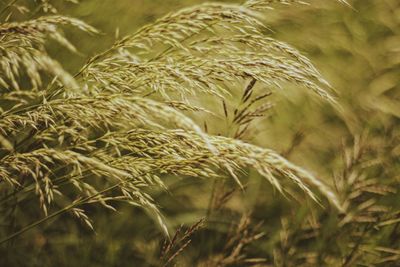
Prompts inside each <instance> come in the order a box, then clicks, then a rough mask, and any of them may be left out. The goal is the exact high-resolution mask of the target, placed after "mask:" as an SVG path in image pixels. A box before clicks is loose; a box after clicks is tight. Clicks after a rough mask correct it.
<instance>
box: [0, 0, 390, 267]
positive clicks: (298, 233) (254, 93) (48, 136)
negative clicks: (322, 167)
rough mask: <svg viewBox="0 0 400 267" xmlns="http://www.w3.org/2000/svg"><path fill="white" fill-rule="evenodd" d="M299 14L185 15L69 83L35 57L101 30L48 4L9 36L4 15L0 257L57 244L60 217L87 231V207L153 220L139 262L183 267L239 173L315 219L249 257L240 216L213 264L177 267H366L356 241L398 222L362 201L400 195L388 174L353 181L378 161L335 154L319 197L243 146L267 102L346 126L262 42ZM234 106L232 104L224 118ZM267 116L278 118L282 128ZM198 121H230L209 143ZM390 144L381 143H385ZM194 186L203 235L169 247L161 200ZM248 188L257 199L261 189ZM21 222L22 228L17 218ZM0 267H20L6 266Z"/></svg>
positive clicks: (137, 35)
mask: <svg viewBox="0 0 400 267" xmlns="http://www.w3.org/2000/svg"><path fill="white" fill-rule="evenodd" d="M333 2H335V1H333ZM282 4H285V5H282ZM286 4H290V5H286ZM292 4H293V5H292ZM334 4H335V5H340V4H339V3H334ZM29 6H30V4H27V6H24V7H22V6H21V5H20V4H19V3H16V1H11V2H10V3H7V4H6V5H4V7H3V12H2V14H7V13H8V12H14V10H19V11H26V10H27V7H29ZM301 6H303V3H302V2H301V1H286V0H280V1H269V0H249V1H246V2H244V3H243V4H225V3H204V4H200V5H197V6H193V7H188V8H184V9H182V10H179V11H174V12H172V13H169V14H167V15H165V16H164V17H162V18H160V19H158V20H156V21H154V22H153V23H150V24H148V25H145V26H143V27H142V28H140V29H138V30H137V31H136V32H134V33H133V34H129V35H127V36H124V37H122V38H120V37H117V39H116V40H115V42H114V44H112V45H111V47H109V48H107V49H105V50H104V51H102V52H99V53H97V54H95V55H93V56H91V57H89V58H88V60H87V62H86V63H85V64H84V65H83V66H81V67H80V68H79V69H78V70H76V72H75V73H73V74H70V73H69V72H68V71H66V70H65V69H64V68H63V65H64V64H63V62H58V61H57V60H56V59H54V58H53V57H52V56H51V55H50V53H49V52H47V50H48V49H49V46H50V45H52V46H58V49H61V48H63V49H67V50H70V51H72V52H73V53H78V49H77V48H75V46H74V44H72V43H71V42H69V41H68V39H67V38H66V37H65V35H64V33H63V31H62V29H64V28H65V27H70V28H72V31H73V32H75V31H78V30H80V31H83V32H87V33H88V34H91V35H94V36H95V37H96V38H99V31H98V30H97V29H95V28H94V27H92V26H90V25H88V24H86V23H85V22H82V21H81V20H78V19H75V18H70V17H66V16H62V15H59V14H52V15H49V14H46V13H47V12H51V13H57V12H58V11H59V10H60V9H57V8H56V7H55V5H53V4H52V3H50V1H39V2H38V3H37V6H35V7H33V9H32V11H30V12H27V13H26V15H24V14H23V15H19V17H20V18H21V17H22V18H23V20H18V21H12V19H13V18H14V15H13V14H12V13H11V15H10V16H3V17H4V18H3V21H4V22H2V23H1V25H0V44H1V45H0V51H1V55H2V57H1V59H0V68H1V76H0V86H1V87H0V92H1V100H0V112H1V114H0V145H1V148H0V179H1V180H0V183H1V184H0V190H1V194H2V198H1V199H0V205H1V210H2V213H3V214H4V217H3V219H2V224H4V227H3V228H2V229H1V238H0V239H1V240H0V243H1V245H2V246H3V247H5V250H4V251H7V253H9V251H10V248H11V247H12V246H13V245H15V244H19V243H20V242H23V240H24V238H25V236H26V235H28V231H38V229H40V228H44V227H45V226H46V225H47V226H48V225H53V226H55V229H57V227H56V226H57V225H58V224H60V225H61V224H62V223H61V222H60V221H57V218H59V217H62V218H65V219H67V218H69V217H68V216H66V215H68V214H69V215H72V216H73V217H76V218H77V219H78V220H80V221H82V222H83V223H84V224H85V225H86V226H87V227H89V228H90V229H95V228H96V220H95V219H94V220H92V218H96V214H99V213H100V214H101V213H104V212H105V211H104V209H97V208H96V206H95V205H94V204H96V205H97V206H98V207H102V208H105V209H109V210H113V211H115V210H117V209H118V208H120V207H121V203H125V204H130V205H132V206H134V207H139V208H141V209H143V210H144V211H145V212H146V214H147V216H149V218H151V219H152V220H154V222H153V223H152V225H153V228H156V227H158V228H159V229H160V231H161V232H163V233H164V235H165V236H166V237H165V238H166V239H167V241H166V242H165V244H164V245H163V246H161V245H160V244H155V247H157V248H158V249H159V251H160V252H159V257H158V258H157V259H155V258H154V255H152V256H150V258H147V260H144V261H138V262H142V263H143V262H145V263H143V264H146V265H153V266H159V265H161V266H162V265H164V266H169V265H173V264H174V263H175V262H177V261H179V260H182V256H181V254H182V253H184V252H185V251H186V250H187V248H188V247H190V246H191V245H193V244H191V243H194V244H197V245H198V246H204V247H207V243H206V242H204V239H205V238H207V237H208V235H209V234H211V233H212V232H214V231H215V230H216V229H215V228H213V226H212V221H213V220H217V219H218V217H219V216H220V215H221V214H220V213H221V211H223V210H224V209H225V207H226V206H227V205H228V202H229V201H231V200H233V199H235V198H234V195H236V194H239V193H238V192H244V195H246V192H247V191H248V187H249V186H250V184H251V179H252V177H250V178H247V177H246V175H245V174H244V173H245V171H246V170H250V172H256V173H257V175H258V176H260V177H262V178H263V179H264V180H266V181H267V182H268V183H269V187H272V188H274V189H275V190H276V191H277V192H279V193H281V194H282V196H284V197H288V198H292V199H295V200H298V201H300V202H304V201H307V200H304V195H305V196H306V199H307V198H308V199H310V200H311V201H312V202H315V203H317V204H319V205H321V206H323V207H319V206H318V205H317V206H316V205H314V204H309V205H307V207H306V208H305V209H307V212H304V213H303V214H294V218H293V220H292V221H290V220H288V218H287V217H282V227H280V229H279V230H278V231H277V232H279V233H280V235H281V238H280V240H279V242H276V239H270V241H271V242H272V241H274V242H273V245H268V247H269V248H270V249H269V251H270V252H268V253H267V254H264V255H263V254H262V255H263V256H261V257H260V256H259V253H256V252H254V254H255V255H254V257H252V256H248V255H246V252H244V251H245V248H247V247H249V246H252V245H253V243H257V242H260V240H262V237H263V236H264V234H263V233H262V231H261V230H260V229H261V228H262V225H263V224H259V225H256V226H254V225H253V224H252V221H254V217H256V216H251V215H243V216H242V219H241V221H240V222H239V223H238V225H237V226H235V227H233V229H232V230H231V231H227V232H223V234H222V235H226V236H225V237H226V242H225V245H224V246H223V247H222V251H221V252H220V253H217V254H213V253H206V256H204V255H202V257H200V258H199V260H195V256H194V258H193V259H189V260H186V261H185V262H187V264H189V265H190V264H197V265H199V266H235V265H236V266H243V265H256V264H267V263H268V262H271V261H270V259H268V257H269V255H270V254H271V252H272V253H273V258H274V263H273V264H275V265H277V266H293V265H298V264H302V263H304V264H305V266H307V264H317V263H318V264H330V265H335V266H336V265H337V266H340V265H342V266H352V264H356V262H360V263H364V261H363V260H360V255H361V254H359V253H360V251H363V249H365V247H364V246H365V245H364V243H365V240H366V239H369V240H373V239H375V238H376V239H379V238H381V237H380V236H375V235H374V231H376V229H377V228H379V227H385V226H387V225H390V226H391V225H393V224H396V225H398V219H396V216H397V215H398V212H396V211H392V210H390V209H388V208H387V207H385V206H381V205H378V204H377V203H378V202H379V201H378V200H377V199H376V198H375V197H370V194H371V193H372V194H377V195H379V196H382V198H383V197H386V196H387V195H390V194H394V193H396V188H395V185H393V183H392V182H391V181H389V182H388V184H381V183H380V182H379V181H377V180H375V179H374V178H373V176H374V174H375V173H376V172H379V170H381V168H383V167H384V166H385V165H378V167H376V170H375V171H372V172H371V171H365V172H366V173H365V174H363V173H364V170H365V169H366V168H369V167H370V166H371V165H373V166H376V164H381V162H378V163H376V162H374V161H373V160H372V159H370V158H373V157H374V156H375V155H376V154H379V155H380V153H383V152H381V150H379V149H380V148H379V149H378V150H376V148H375V146H373V145H372V144H371V146H372V147H371V148H369V145H368V144H366V143H367V141H365V136H363V135H359V136H358V135H356V137H355V139H354V144H353V147H352V148H349V147H348V144H346V145H345V146H344V148H343V151H344V152H343V153H344V163H345V164H344V167H343V171H342V173H341V175H338V176H337V177H335V184H334V185H331V186H329V185H327V184H326V181H325V180H324V179H322V178H320V177H319V176H318V175H315V174H313V173H312V172H310V171H307V170H305V169H304V168H302V167H300V166H298V165H296V164H294V163H293V162H291V161H289V160H288V159H287V158H285V157H284V156H282V155H281V154H280V153H278V152H277V151H275V150H273V149H270V148H265V147H262V146H259V145H256V144H251V143H250V142H249V140H250V139H249V138H245V137H248V136H249V135H251V131H252V130H253V128H255V129H257V123H258V122H260V121H261V118H263V117H264V116H265V115H266V114H267V113H268V112H269V111H270V110H271V109H272V108H273V106H274V104H273V103H271V102H270V101H269V98H270V96H271V94H274V93H275V92H276V91H281V90H285V89H286V88H288V87H290V88H295V89H296V90H303V91H305V92H310V93H311V95H310V97H316V98H318V99H320V100H322V101H324V102H325V105H327V106H329V105H330V106H333V107H334V108H333V109H334V110H340V112H341V114H342V115H341V116H345V117H346V116H347V115H346V114H347V113H346V109H342V107H341V106H340V104H338V103H337V102H338V97H337V96H335V94H334V93H333V90H332V86H331V85H330V84H329V83H328V82H327V80H326V79H325V78H324V77H323V76H322V75H321V73H320V72H319V71H318V70H317V68H316V67H315V66H314V65H313V64H312V62H311V61H310V60H309V59H308V58H307V57H305V56H304V55H303V54H302V53H300V52H299V51H298V50H297V49H295V48H294V47H293V46H291V45H289V44H288V43H286V42H283V41H280V40H278V39H276V38H273V37H271V35H269V36H268V35H267V34H266V33H268V32H269V28H268V27H267V26H266V24H265V23H264V22H263V13H264V12H266V11H268V10H270V8H271V7H276V8H283V9H289V10H290V9H291V8H297V7H301ZM43 12H44V14H43ZM15 17H16V16H15ZM51 40H52V41H53V43H50V44H49V45H48V42H49V41H51ZM54 41H55V42H54ZM76 45H77V46H78V47H79V44H76ZM289 92H291V91H289ZM288 97H289V98H290V94H289V96H288ZM236 99H240V100H239V102H238V104H237V106H236V107H235V108H233V109H232V110H231V107H232V104H231V103H232V101H233V100H236ZM275 105H279V102H277V103H276V104H275ZM216 106H218V107H219V106H222V107H221V109H220V113H221V114H216V112H215V107H216ZM210 107H211V108H210ZM343 114H345V115H343ZM274 116H275V117H278V118H279V114H275V115H274ZM199 118H200V119H199ZM203 118H214V119H217V120H219V119H221V118H222V120H224V121H226V122H227V125H228V128H229V129H228V131H227V132H226V133H225V134H223V135H225V136H222V135H221V134H213V132H212V131H211V130H210V129H209V124H211V123H212V122H211V121H210V119H207V120H206V121H205V122H204V119H203ZM395 128H396V127H395V125H394V126H393V131H390V133H392V134H393V138H394V139H395V140H397V139H396V137H395V136H396V130H395ZM218 133H220V132H218ZM246 135H247V136H246ZM374 140H376V142H380V143H379V144H381V143H383V144H382V147H383V148H388V147H389V148H391V147H392V145H391V144H387V143H385V140H382V139H381V138H380V137H379V138H376V139H374ZM295 146H296V142H295V141H294V142H293V147H289V149H288V150H287V151H286V152H285V153H283V154H285V155H286V156H290V153H291V151H292V150H293V149H295ZM364 151H366V152H365V153H364ZM364 158H366V159H367V163H365V162H364V160H363V159H364ZM369 160H371V161H372V162H369ZM385 160H389V161H395V160H396V156H395V155H392V154H390V156H389V157H388V158H387V159H386V158H385ZM382 161H383V160H382ZM193 178H200V179H201V181H202V182H204V183H205V184H208V185H210V188H211V192H210V199H209V204H208V207H207V210H206V212H205V214H204V215H205V217H206V222H203V220H200V221H199V222H198V223H194V224H193V226H191V227H189V228H188V229H187V230H184V227H183V226H182V227H181V228H178V230H177V231H176V233H175V235H172V236H171V237H170V238H169V236H170V235H171V233H172V232H173V227H171V225H170V223H169V220H170V219H171V218H170V217H169V215H166V213H165V212H164V211H163V206H164V205H165V204H164V202H163V201H162V197H160V195H165V193H168V192H172V191H173V188H171V181H177V182H179V181H180V180H181V179H183V180H188V181H191V180H192V179H193ZM227 178H228V179H227ZM231 181H233V183H235V184H236V186H233V187H232V186H231V185H230V183H231ZM260 187H262V188H264V189H265V188H266V185H265V183H264V182H263V183H261V184H260ZM297 188H299V189H300V192H304V193H299V190H297ZM268 190H269V189H267V190H266V192H271V191H268ZM194 192H195V191H194ZM195 193H196V192H195ZM190 194H191V195H192V196H193V195H195V194H194V193H193V192H190ZM160 199H161V200H160ZM269 200H270V201H271V200H272V201H276V203H279V202H280V201H281V196H279V195H278V194H275V195H274V196H273V197H272V198H270V199H269ZM166 203H167V202H166ZM27 207H28V208H29V212H23V211H24V209H25V208H27ZM175 209H177V210H179V207H175ZM308 209H310V210H308ZM389 212H391V213H389ZM167 213H168V212H167ZM115 214H116V213H112V214H109V218H113V217H114V216H115ZM139 214H142V216H145V215H143V213H139ZM253 214H256V212H255V211H254V212H253ZM222 217H223V216H222V215H221V218H222ZM262 217H263V216H262ZM197 219H198V220H199V219H200V216H199V217H198V218H197ZM299 220H303V221H299ZM49 223H51V224H49ZM296 224H297V225H296ZM332 224H333V225H334V226H331V225H332ZM328 226H329V227H328ZM324 227H327V229H326V230H325V231H324ZM131 231H137V232H140V231H141V230H140V229H131ZM396 231H397V230H396V228H395V229H393V230H392V234H395V233H396ZM99 235H102V233H101V232H99ZM336 238H338V239H337V240H340V242H342V243H341V244H345V243H346V242H349V240H351V238H355V239H354V240H355V241H354V243H352V245H351V246H350V248H348V247H346V248H344V247H341V246H340V247H339V249H336V247H335V248H333V247H330V246H329V244H330V242H332V240H335V239H336ZM309 239H313V240H314V239H315V240H316V241H310V242H311V243H312V242H315V243H317V244H316V245H313V246H312V248H311V249H310V251H308V250H307V248H305V247H303V245H302V244H303V243H301V242H302V241H303V240H309ZM389 239H390V238H389ZM196 240H200V241H198V242H196ZM202 240H203V242H202ZM211 240H212V239H211ZM321 240H322V241H321ZM157 242H158V241H156V243H157ZM210 242H211V241H210ZM213 242H215V244H218V243H219V242H218V241H215V240H214V241H213ZM321 242H322V243H321ZM387 242H389V243H391V241H387ZM387 242H384V243H385V244H386V243H387ZM277 243H279V245H277ZM376 243H377V244H379V243H380V242H379V241H376ZM215 244H214V245H213V244H212V245H211V246H215ZM332 248H333V250H334V251H331V249H332ZM155 250H157V249H155ZM200 250H202V251H203V249H200ZM337 250H340V252H337ZM374 250H375V251H378V252H377V253H379V255H381V254H380V253H381V252H386V253H392V254H393V257H391V258H388V259H385V260H381V262H382V263H387V262H396V261H397V258H396V255H398V254H396V253H395V252H396V248H395V247H391V246H390V244H388V245H387V246H386V245H385V246H380V245H376V247H374ZM202 253H203V252H202ZM250 254H251V253H250ZM143 255H145V254H143ZM265 255H268V257H265ZM143 257H145V256H143ZM334 257H337V260H335V259H334ZM370 258H371V259H372V260H371V261H370V262H375V258H374V257H373V256H371V257H370ZM368 259H369V258H368ZM4 262H5V263H6V264H8V263H9V262H10V263H12V262H18V259H17V260H16V259H13V257H12V255H11V254H9V257H7V258H6V259H5V261H4ZM189 262H191V263H189ZM365 262H367V263H368V262H369V261H368V260H366V261H365ZM308 266H310V265H308Z"/></svg>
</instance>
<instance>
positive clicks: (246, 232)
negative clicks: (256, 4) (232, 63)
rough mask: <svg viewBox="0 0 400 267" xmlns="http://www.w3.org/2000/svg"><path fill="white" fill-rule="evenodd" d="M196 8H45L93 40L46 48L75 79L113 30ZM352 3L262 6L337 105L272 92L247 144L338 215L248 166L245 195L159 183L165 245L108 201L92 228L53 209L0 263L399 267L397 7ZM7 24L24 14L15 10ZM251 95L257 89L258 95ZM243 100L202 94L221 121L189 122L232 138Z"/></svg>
mask: <svg viewBox="0 0 400 267" xmlns="http://www.w3.org/2000/svg"><path fill="white" fill-rule="evenodd" d="M3 2H5V1H2V5H3V6H4V5H5V4H4V3H3ZM202 2H204V1H201V0H185V1H179V0H153V1H149V0H118V1H111V0H104V1H95V0H82V1H81V3H79V4H75V3H71V2H68V1H67V2H64V1H55V3H54V6H55V8H57V10H58V12H59V13H61V14H65V15H70V16H72V17H77V18H79V19H82V20H83V21H85V22H87V23H88V24H90V25H92V26H94V27H95V28H97V29H99V30H100V32H101V34H100V36H87V35H85V34H83V33H78V32H75V31H73V30H66V32H65V34H66V36H67V37H68V39H69V40H70V41H71V43H73V44H75V45H76V46H77V49H78V51H79V54H72V53H71V52H68V51H67V52H66V51H64V50H62V51H61V50H60V49H58V48H57V47H56V46H54V47H52V46H49V53H50V54H51V55H52V56H53V57H55V58H56V59H57V60H58V61H59V62H62V64H63V66H64V67H65V69H66V70H68V71H70V72H71V73H75V72H76V71H78V70H79V68H80V66H82V65H83V64H84V63H85V61H86V60H87V58H89V57H90V56H93V55H95V54H96V53H99V52H101V51H103V50H105V49H106V48H107V47H110V46H111V45H112V43H113V42H114V41H115V39H116V38H117V37H118V36H125V35H126V34H131V33H133V32H135V30H137V29H138V28H139V27H140V26H142V25H144V24H146V23H148V22H152V21H154V20H155V19H156V18H159V17H161V16H162V15H164V14H166V13H168V12H169V11H176V10H177V9H179V8H182V7H186V6H190V5H193V4H197V3H202ZM224 2H233V1H224ZM348 2H349V4H350V6H351V7H349V6H347V5H344V4H338V3H337V2H336V1H311V5H309V6H308V5H298V4H293V5H288V6H276V7H275V9H273V10H269V11H267V14H266V16H265V23H266V24H267V25H268V28H270V29H272V30H271V31H269V30H265V34H266V35H268V36H272V37H276V38H277V39H278V40H283V41H286V42H287V43H289V44H291V45H293V46H294V47H296V48H298V49H299V50H300V51H302V52H304V54H305V55H306V56H307V57H308V58H310V59H311V61H312V62H313V63H315V65H316V66H317V68H318V69H319V70H320V71H321V73H322V74H323V76H324V77H325V78H326V79H327V80H328V81H329V82H330V83H331V84H332V86H333V88H334V90H335V91H336V92H337V95H338V102H339V106H331V105H329V104H326V103H325V104H323V103H320V102H318V101H315V99H313V98H310V97H309V96H306V95H305V94H304V93H302V92H299V91H298V90H295V88H293V87H294V86H288V90H282V91H280V92H277V93H276V94H275V93H274V94H273V95H272V96H268V99H270V101H271V103H275V104H274V107H273V108H272V109H270V110H268V112H267V116H265V117H263V118H262V119H260V120H258V121H257V123H255V124H252V128H251V134H248V135H245V136H244V137H243V139H244V140H246V141H249V142H251V143H254V144H257V145H260V146H266V147H272V148H274V149H275V150H276V151H279V152H281V153H282V155H284V156H286V157H287V158H289V159H290V160H292V161H293V162H295V163H297V164H299V165H300V166H305V167H306V168H307V169H309V170H313V172H314V173H315V174H318V176H321V177H322V178H324V180H325V181H326V183H328V184H330V185H331V186H332V187H334V188H335V190H336V192H337V193H338V194H339V196H340V198H341V200H342V201H343V203H345V205H346V207H347V211H346V213H344V214H340V213H338V212H337V211H336V210H335V209H334V208H332V207H330V206H329V204H324V207H320V206H319V205H317V204H316V203H313V202H312V201H311V200H304V198H303V197H301V196H300V194H299V193H298V192H297V191H289V192H287V193H286V194H287V195H286V196H284V195H281V194H279V193H278V192H275V190H274V189H273V188H271V186H270V185H269V184H266V183H264V182H262V180H263V178H262V177H260V175H259V174H258V173H256V172H255V171H252V170H249V172H248V173H246V174H244V173H243V177H245V178H247V179H246V184H245V189H244V191H241V190H240V189H239V188H238V187H237V186H236V185H235V183H234V181H228V180H227V181H224V182H221V181H218V180H215V181H214V183H213V184H211V183H206V182H204V181H202V180H199V179H194V178H188V179H182V180H177V179H176V178H172V177H169V176H166V177H164V179H165V184H166V185H167V186H168V192H167V193H166V192H165V191H163V190H159V191H157V190H155V192H152V195H153V197H154V198H155V200H156V203H159V204H160V205H161V210H162V212H163V213H164V215H165V217H166V218H167V221H168V225H169V227H170V228H171V229H174V230H175V231H177V234H176V237H175V238H173V239H172V240H171V241H165V242H164V239H165V237H164V236H163V234H162V232H161V231H160V229H159V228H158V227H157V226H156V225H155V223H154V222H153V221H152V219H151V218H150V217H149V216H147V215H146V214H145V212H144V211H143V210H141V209H139V208H132V207H131V206H126V205H125V204H123V203H121V204H117V205H116V207H117V210H118V211H117V212H112V211H104V210H102V209H100V208H97V207H88V213H89V214H90V216H91V217H92V218H93V222H94V229H95V233H93V231H92V230H91V229H89V228H87V227H85V226H84V225H82V224H81V223H80V222H79V221H78V222H77V221H73V220H68V219H67V216H66V215H61V218H59V219H57V220H56V221H55V222H53V223H48V224H46V225H45V226H42V227H41V228H40V229H36V230H35V231H32V232H29V233H26V235H25V236H23V237H21V238H19V239H18V240H15V241H12V242H10V243H9V244H7V246H6V247H2V249H1V253H2V255H3V256H2V259H0V265H1V266H57V265H58V266H163V264H166V265H165V266H175V265H174V264H176V266H399V265H400V226H399V224H400V204H399V203H400V202H399V200H400V195H399V192H398V189H399V181H400V176H399V171H400V160H399V158H400V157H399V156H400V124H399V117H400V105H399V101H400V90H399V89H400V2H399V1H398V0H351V1H348ZM42 13H43V11H41V10H38V11H37V13H36V14H34V16H35V17H37V16H40V15H41V14H42ZM13 14H14V13H13ZM13 16H15V19H22V18H23V15H18V13H17V12H16V13H15V15H13ZM116 36H117V37H116ZM244 86H245V85H243V87H244ZM285 89H286V88H285ZM261 90H264V88H263V87H262V86H261V85H258V84H257V85H256V86H255V92H256V93H258V94H260V92H261ZM282 94H283V95H286V94H287V95H290V97H282ZM240 97H241V96H240V95H239V94H238V95H235V94H233V96H232V97H231V98H230V99H229V100H227V101H226V102H224V103H222V102H221V103H220V102H219V101H213V97H209V98H205V99H203V100H202V101H203V103H205V104H204V105H206V106H207V103H208V105H209V106H208V108H209V109H210V110H211V111H213V112H214V113H215V114H217V116H213V115H193V118H194V120H195V121H197V122H198V124H199V125H203V124H204V123H206V125H207V131H208V132H209V133H212V134H216V135H231V134H232V127H233V126H232V124H231V123H230V122H229V120H228V119H227V118H226V117H225V116H224V112H226V113H228V115H229V116H233V115H232V114H234V110H235V109H236V108H238V106H239V104H240V102H239V100H240ZM224 107H225V108H224ZM224 109H225V111H224ZM26 209H27V210H26V212H27V213H26V214H25V215H24V216H26V218H31V217H35V214H29V213H30V212H29V205H27V207H26ZM32 213H33V211H32ZM10 216H11V215H10ZM202 218H206V219H205V221H200V220H202ZM24 219H25V218H24V217H22V220H24ZM180 225H183V226H182V227H181V228H180ZM177 229H178V230H177ZM189 240H190V242H187V241H189ZM168 242H171V243H168Z"/></svg>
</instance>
